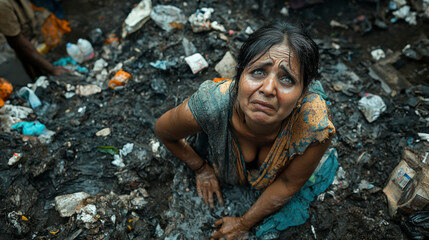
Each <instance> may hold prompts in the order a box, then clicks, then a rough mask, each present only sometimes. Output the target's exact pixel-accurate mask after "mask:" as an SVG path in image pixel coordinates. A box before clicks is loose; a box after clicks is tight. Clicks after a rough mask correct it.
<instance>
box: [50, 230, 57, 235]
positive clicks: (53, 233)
mask: <svg viewBox="0 0 429 240" xmlns="http://www.w3.org/2000/svg"><path fill="white" fill-rule="evenodd" d="M59 231H60V230H57V231H55V232H54V231H49V233H51V234H52V235H55V234H57V233H58V232H59Z"/></svg>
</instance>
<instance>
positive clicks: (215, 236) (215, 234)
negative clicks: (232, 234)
mask: <svg viewBox="0 0 429 240" xmlns="http://www.w3.org/2000/svg"><path fill="white" fill-rule="evenodd" d="M211 237H212V239H219V238H221V237H222V233H221V232H220V231H218V230H214V231H213V232H212V236H211Z"/></svg>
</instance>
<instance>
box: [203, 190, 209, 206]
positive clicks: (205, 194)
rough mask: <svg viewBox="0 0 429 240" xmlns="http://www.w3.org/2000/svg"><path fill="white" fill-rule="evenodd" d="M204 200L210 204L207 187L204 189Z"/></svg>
mask: <svg viewBox="0 0 429 240" xmlns="http://www.w3.org/2000/svg"><path fill="white" fill-rule="evenodd" d="M203 200H204V202H205V203H206V204H208V201H209V190H208V189H207V188H206V189H204V190H203Z"/></svg>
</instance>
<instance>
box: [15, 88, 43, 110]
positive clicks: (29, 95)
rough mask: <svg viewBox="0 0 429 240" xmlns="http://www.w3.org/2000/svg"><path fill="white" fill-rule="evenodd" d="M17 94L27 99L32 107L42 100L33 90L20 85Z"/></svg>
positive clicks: (38, 104)
mask: <svg viewBox="0 0 429 240" xmlns="http://www.w3.org/2000/svg"><path fill="white" fill-rule="evenodd" d="M18 96H19V97H21V98H23V99H25V100H27V101H28V103H30V106H31V107H32V108H37V107H39V106H40V105H42V102H41V101H40V99H39V98H38V97H37V95H36V94H35V93H34V92H33V90H31V89H29V88H28V87H22V88H21V89H19V91H18Z"/></svg>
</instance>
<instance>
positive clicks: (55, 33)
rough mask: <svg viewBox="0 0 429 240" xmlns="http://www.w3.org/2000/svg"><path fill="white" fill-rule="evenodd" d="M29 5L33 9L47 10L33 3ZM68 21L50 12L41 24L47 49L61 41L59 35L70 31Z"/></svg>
mask: <svg viewBox="0 0 429 240" xmlns="http://www.w3.org/2000/svg"><path fill="white" fill-rule="evenodd" d="M31 7H32V8H33V9H34V10H35V11H47V10H46V9H45V8H43V7H36V6H35V5H34V4H31ZM69 25H70V22H69V21H66V20H61V19H59V18H57V16H55V14H53V13H51V15H49V17H48V18H47V19H46V20H45V22H44V23H43V25H42V32H43V40H44V41H45V43H46V45H47V46H48V49H52V48H54V47H55V46H57V45H58V44H59V43H61V37H62V36H63V35H64V34H66V33H69V32H71V29H70V27H69Z"/></svg>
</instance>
